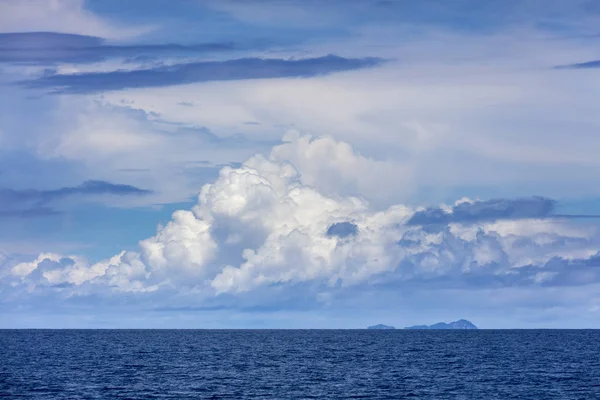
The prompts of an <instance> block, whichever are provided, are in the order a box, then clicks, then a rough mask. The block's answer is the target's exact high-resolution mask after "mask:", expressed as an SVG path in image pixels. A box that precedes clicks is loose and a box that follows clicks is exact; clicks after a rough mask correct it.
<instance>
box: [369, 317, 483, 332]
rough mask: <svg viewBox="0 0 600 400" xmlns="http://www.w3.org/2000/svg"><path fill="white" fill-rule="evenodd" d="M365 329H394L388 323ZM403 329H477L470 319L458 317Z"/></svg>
mask: <svg viewBox="0 0 600 400" xmlns="http://www.w3.org/2000/svg"><path fill="white" fill-rule="evenodd" d="M367 329H375V330H380V329H396V328H395V327H393V326H390V325H383V324H377V325H372V326H369V327H367ZM404 329H478V328H477V327H476V326H475V325H474V324H473V323H472V322H471V321H467V320H466V319H459V320H458V321H453V322H448V323H446V322H438V323H437V324H433V325H414V326H407V327H406V328H404Z"/></svg>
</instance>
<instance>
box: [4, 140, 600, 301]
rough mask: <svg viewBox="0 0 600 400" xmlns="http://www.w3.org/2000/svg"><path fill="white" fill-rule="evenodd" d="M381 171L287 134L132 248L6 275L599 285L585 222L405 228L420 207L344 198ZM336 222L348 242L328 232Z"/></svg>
mask: <svg viewBox="0 0 600 400" xmlns="http://www.w3.org/2000/svg"><path fill="white" fill-rule="evenodd" d="M386 167H390V166H389V165H387V164H386V163H385V162H380V161H376V160H371V159H368V158H365V157H363V156H361V155H359V154H357V153H356V152H354V151H353V149H352V148H351V146H350V145H349V144H347V143H344V142H338V141H336V140H334V139H332V138H328V137H323V138H313V137H310V136H301V135H298V134H292V135H291V136H288V137H286V138H285V143H284V144H282V145H279V146H275V147H274V148H273V150H272V152H271V153H270V155H269V156H262V155H256V156H253V157H251V158H250V159H248V160H247V161H246V162H245V163H243V164H242V165H241V166H240V167H238V168H233V167H225V168H223V169H222V170H221V171H220V174H219V177H218V178H217V179H216V181H214V182H213V183H210V184H206V185H204V186H203V187H202V188H201V190H200V194H199V196H198V203H197V204H196V205H195V206H194V207H193V208H192V210H180V211H176V212H175V213H174V214H173V216H172V219H171V221H170V222H168V223H167V224H166V225H165V226H159V227H158V229H157V233H156V235H155V236H153V237H151V238H148V239H145V240H142V241H140V243H139V249H138V250H137V251H123V252H121V253H120V254H118V255H116V256H114V257H112V258H110V259H108V260H104V261H101V262H98V263H87V262H86V261H85V260H84V259H82V258H80V257H77V256H60V255H58V254H41V255H40V256H39V257H38V258H37V259H35V260H33V261H31V262H24V263H20V264H18V265H15V266H14V267H13V268H12V270H11V271H12V279H14V280H16V281H17V282H19V281H20V282H27V283H28V284H30V285H31V284H33V285H38V286H44V287H47V286H50V287H51V286H56V285H71V286H73V287H80V286H82V285H87V286H89V287H94V288H108V289H109V290H115V291H126V292H149V291H157V290H160V289H161V287H168V288H171V289H175V290H177V289H183V288H187V289H191V290H195V291H198V292H199V293H203V294H204V295H206V296H212V295H219V294H222V293H229V294H236V293H243V292H248V291H252V290H255V289H257V288H261V287H265V286H272V285H288V284H292V285H293V284H302V283H313V284H316V285H321V286H325V287H340V288H342V289H343V288H345V287H348V286H354V285H359V284H381V283H393V282H406V281H414V282H424V281H434V280H440V279H442V280H443V279H446V280H456V279H458V281H464V282H466V284H468V282H472V281H476V282H477V284H482V285H485V284H488V283H494V284H501V285H523V284H529V285H550V284H562V283H564V282H577V283H578V284H581V283H582V281H581V279H582V278H581V277H582V276H586V277H588V278H586V279H589V280H590V283H592V282H593V281H595V280H596V278H598V279H600V276H597V274H596V273H591V275H590V273H588V272H586V268H587V266H588V264H589V263H590V262H595V261H593V260H595V258H594V257H597V256H596V254H597V253H598V249H600V235H599V234H598V231H597V229H596V228H594V227H593V226H589V225H585V224H574V223H571V222H569V221H568V220H559V219H553V218H552V217H551V216H550V217H544V218H542V219H540V218H521V219H518V220H511V219H502V218H505V217H500V219H498V220H489V219H485V220H481V221H478V220H469V222H452V223H448V224H441V225H427V226H421V225H416V224H414V223H409V220H410V218H411V217H412V216H413V215H415V213H416V212H418V211H419V210H420V209H412V208H410V207H407V206H404V205H393V206H391V207H389V208H387V209H385V210H376V209H374V208H373V207H372V206H371V205H370V204H369V202H368V201H367V200H366V199H365V198H363V197H357V196H352V195H349V194H348V193H347V188H348V184H354V185H359V186H360V185H362V183H361V182H360V181H357V180H356V179H355V177H356V176H357V175H358V174H359V173H360V172H361V171H365V170H366V171H377V170H378V169H385V168H386ZM321 171H322V173H321ZM389 184H392V183H389ZM457 204H458V203H457ZM460 204H463V205H474V206H476V205H477V204H478V203H477V201H474V200H469V199H462V200H460ZM515 204H520V203H517V202H515ZM444 210H446V212H452V207H448V206H446V207H445V208H444ZM339 223H345V225H343V226H345V227H346V228H348V227H350V228H351V234H347V235H346V234H331V232H329V233H328V231H329V228H330V227H331V226H332V225H334V224H339ZM590 260H591V261H590ZM582 271H583V272H586V273H585V274H584V273H583V272H582ZM315 295H316V294H315Z"/></svg>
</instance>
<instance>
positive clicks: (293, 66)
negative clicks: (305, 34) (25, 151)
mask: <svg viewBox="0 0 600 400" xmlns="http://www.w3.org/2000/svg"><path fill="white" fill-rule="evenodd" d="M383 62H384V60H383V59H381V58H371V57H367V58H344V57H338V56H334V55H328V56H325V57H318V58H305V59H298V60H293V59H289V60H286V59H274V58H270V59H269V58H241V59H236V60H227V61H203V62H193V63H185V64H175V65H171V66H160V67H155V68H148V69H141V70H133V71H112V72H95V73H80V74H57V75H49V76H44V77H41V78H38V79H35V80H33V81H25V82H23V85H25V86H27V87H31V88H50V89H54V90H55V91H56V92H61V93H91V92H101V91H110V90H121V89H127V88H141V87H158V86H171V85H181V84H189V83H194V82H209V81H232V80H243V79H272V78H292V77H295V78H308V77H313V76H318V75H327V74H331V73H335V72H342V71H351V70H357V69H361V68H369V67H374V66H377V65H380V64H381V63H383Z"/></svg>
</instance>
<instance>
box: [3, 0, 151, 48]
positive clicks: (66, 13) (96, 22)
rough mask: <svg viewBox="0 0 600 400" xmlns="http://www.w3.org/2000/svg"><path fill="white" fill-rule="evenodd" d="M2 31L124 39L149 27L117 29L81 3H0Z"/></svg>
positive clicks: (67, 0)
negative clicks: (56, 33)
mask: <svg viewBox="0 0 600 400" xmlns="http://www.w3.org/2000/svg"><path fill="white" fill-rule="evenodd" d="M0 11H1V12H0V27H1V28H0V29H2V31H3V32H61V33H73V34H79V35H91V36H100V37H105V38H111V39H125V38H132V37H136V36H139V35H141V34H143V33H147V32H149V31H150V30H152V29H153V28H152V27H150V26H138V27H132V26H129V27H125V26H117V25H114V24H111V23H109V22H108V21H106V20H104V19H102V18H100V17H99V16H97V15H94V14H93V13H92V12H90V11H89V10H87V9H86V8H85V7H84V0H0Z"/></svg>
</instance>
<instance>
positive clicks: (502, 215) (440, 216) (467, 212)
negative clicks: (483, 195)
mask: <svg viewBox="0 0 600 400" xmlns="http://www.w3.org/2000/svg"><path fill="white" fill-rule="evenodd" d="M555 204H556V202H555V201H554V200H551V199H547V198H544V197H532V198H523V199H492V200H486V201H474V202H471V201H465V202H460V203H458V204H456V205H455V206H454V207H452V208H451V209H450V210H448V209H442V208H439V207H430V208H427V209H425V210H422V211H418V212H416V213H415V214H414V215H413V216H412V217H411V218H410V220H409V221H408V225H429V224H440V225H446V224H449V223H453V222H454V223H475V222H482V221H495V220H499V219H523V218H545V217H548V216H549V215H550V213H551V212H552V210H553V209H554V206H555Z"/></svg>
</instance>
